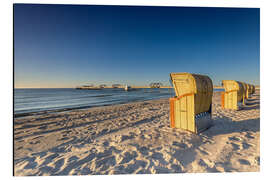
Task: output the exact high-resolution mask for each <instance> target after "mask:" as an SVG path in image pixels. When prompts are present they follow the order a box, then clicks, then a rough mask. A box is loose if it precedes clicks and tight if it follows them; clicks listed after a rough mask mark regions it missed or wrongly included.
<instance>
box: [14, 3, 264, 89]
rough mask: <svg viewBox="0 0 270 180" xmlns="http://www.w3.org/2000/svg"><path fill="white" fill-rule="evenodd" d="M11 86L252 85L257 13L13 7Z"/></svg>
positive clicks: (257, 48) (255, 78) (256, 78)
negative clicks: (181, 78) (176, 81)
mask: <svg viewBox="0 0 270 180" xmlns="http://www.w3.org/2000/svg"><path fill="white" fill-rule="evenodd" d="M14 42H15V43H14V55H15V56H14V73H15V74H14V76H15V87H16V88H23V87H74V86H77V85H82V84H101V83H105V84H112V83H120V84H129V85H147V84H149V83H151V82H162V83H163V84H165V85H169V73H170V72H191V73H200V74H206V75H208V76H210V78H211V79H212V80H213V83H214V84H217V85H218V84H220V83H221V80H223V79H234V80H239V81H245V82H247V83H252V84H259V83H260V82H259V80H260V77H259V75H260V74H259V73H260V69H259V68H260V54H259V52H260V11H259V9H258V8H187V7H143V6H141V7H135V6H130V7H127V6H89V5H87V6H86V5H83V6H78V5H76V6H75V5H74V6H73V5H30V4H15V5H14Z"/></svg>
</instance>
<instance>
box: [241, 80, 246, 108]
mask: <svg viewBox="0 0 270 180" xmlns="http://www.w3.org/2000/svg"><path fill="white" fill-rule="evenodd" d="M240 83H241V84H242V86H243V89H244V90H243V102H242V103H243V105H245V104H246V101H245V100H246V99H247V92H248V91H247V84H246V83H244V82H240Z"/></svg>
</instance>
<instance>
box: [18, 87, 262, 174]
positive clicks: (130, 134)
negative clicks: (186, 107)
mask: <svg viewBox="0 0 270 180" xmlns="http://www.w3.org/2000/svg"><path fill="white" fill-rule="evenodd" d="M212 108H213V120H214V124H213V126H212V127H211V128H209V129H208V130H206V131H204V132H202V133H201V134H199V135H196V134H192V133H190V132H186V131H183V130H180V129H172V128H170V120H169V100H168V99H161V100H151V101H144V102H136V103H130V104H122V105H114V106H105V107H97V108H90V109H85V110H73V111H69V112H61V113H51V114H47V115H39V116H37V115H36V116H27V117H21V118H16V119H15V121H14V171H15V176H32V175H91V174H133V173H134V174H146V173H147V174H156V173H189V172H251V171H253V172H254V171H259V170H260V93H259V90H256V93H255V94H254V95H252V96H251V98H250V99H249V100H247V104H246V106H244V107H243V108H242V109H241V110H238V111H233V110H224V109H221V105H220V92H215V93H214V96H213V107H212Z"/></svg>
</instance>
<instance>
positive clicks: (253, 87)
mask: <svg viewBox="0 0 270 180" xmlns="http://www.w3.org/2000/svg"><path fill="white" fill-rule="evenodd" d="M254 93H255V86H254V85H252V94H254Z"/></svg>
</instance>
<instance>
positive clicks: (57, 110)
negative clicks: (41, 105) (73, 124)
mask: <svg viewBox="0 0 270 180" xmlns="http://www.w3.org/2000/svg"><path fill="white" fill-rule="evenodd" d="M168 99H169V98H160V99H147V100H138V101H136V100H135V101H129V102H120V103H115V104H105V105H100V106H99V105H96V106H81V107H73V108H61V109H55V110H44V111H35V112H26V113H17V114H15V113H14V119H18V118H23V117H28V116H42V115H49V114H53V113H64V112H71V111H80V110H82V111H83V110H89V109H92V108H105V107H109V106H118V105H120V106H121V105H128V104H134V103H140V102H147V101H159V100H168Z"/></svg>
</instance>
